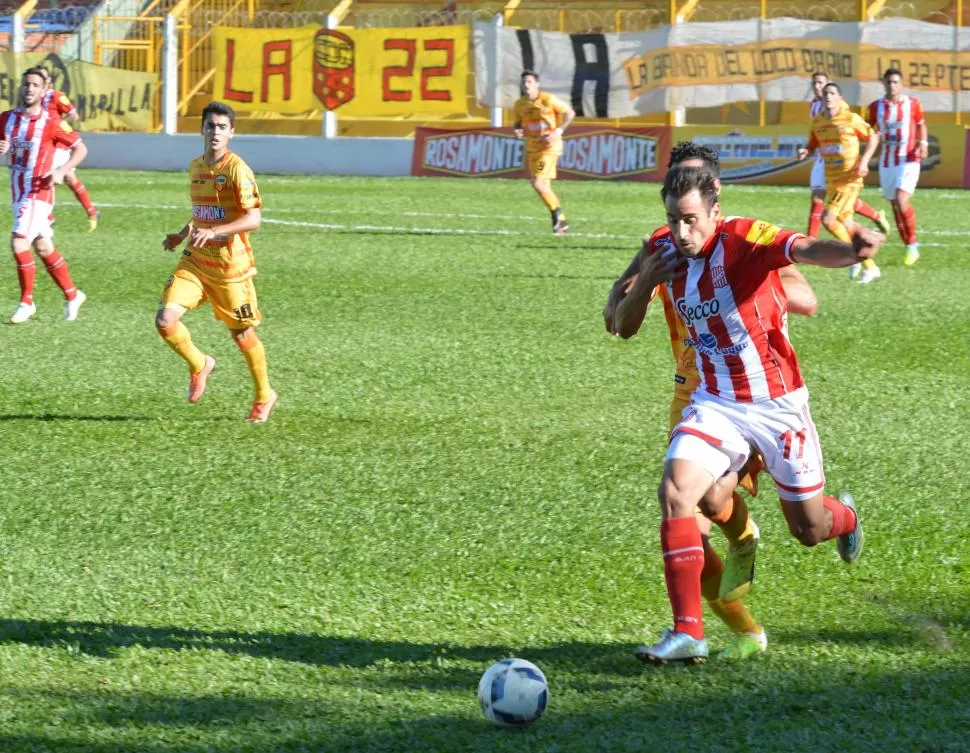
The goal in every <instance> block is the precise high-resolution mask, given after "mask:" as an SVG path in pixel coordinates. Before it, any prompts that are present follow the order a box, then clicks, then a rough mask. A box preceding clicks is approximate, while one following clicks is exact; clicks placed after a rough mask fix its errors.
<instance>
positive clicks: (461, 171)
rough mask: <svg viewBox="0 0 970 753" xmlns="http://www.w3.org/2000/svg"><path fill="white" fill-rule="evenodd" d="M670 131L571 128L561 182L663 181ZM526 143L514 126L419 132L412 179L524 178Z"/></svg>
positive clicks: (560, 167) (561, 162)
mask: <svg viewBox="0 0 970 753" xmlns="http://www.w3.org/2000/svg"><path fill="white" fill-rule="evenodd" d="M669 154H670V129H669V128H667V127H665V126H663V127H652V126H647V127H643V128H612V127H609V126H605V127H597V126H573V127H571V128H570V129H569V130H568V131H566V134H565V135H564V136H563V151H562V155H560V157H559V163H558V174H559V177H560V178H571V179H578V180H584V179H586V180H588V179H601V180H602V179H607V180H637V181H657V180H663V174H664V172H665V170H666V166H667V157H668V155H669ZM524 160H525V142H524V141H523V140H522V139H520V138H518V137H516V136H515V134H514V133H513V132H512V129H511V128H481V129H475V130H456V129H444V128H418V129H417V131H416V133H415V137H414V157H413V162H412V165H411V174H412V175H421V176H436V175H445V176H451V177H459V178H525V177H528V169H527V167H526V164H525V161H524Z"/></svg>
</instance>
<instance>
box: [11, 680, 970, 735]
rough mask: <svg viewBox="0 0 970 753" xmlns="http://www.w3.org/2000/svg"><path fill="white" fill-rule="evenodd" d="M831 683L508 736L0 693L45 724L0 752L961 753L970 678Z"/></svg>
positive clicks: (572, 714)
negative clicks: (41, 716) (964, 691)
mask: <svg viewBox="0 0 970 753" xmlns="http://www.w3.org/2000/svg"><path fill="white" fill-rule="evenodd" d="M832 669H833V671H832V672H831V673H806V672H804V671H799V670H798V669H797V668H795V669H793V668H790V667H788V668H785V669H783V670H778V669H777V668H775V669H770V668H766V667H764V666H763V665H749V667H748V668H747V669H746V671H744V672H743V673H741V674H742V675H743V678H744V682H742V683H739V684H738V685H737V686H730V685H729V686H728V688H727V689H726V688H725V685H724V679H725V678H724V677H723V675H722V676H721V677H720V682H715V681H714V680H716V679H717V678H718V671H717V670H715V668H714V667H709V668H706V669H694V670H686V669H682V668H679V669H670V668H666V669H654V668H650V669H648V670H646V671H645V673H644V674H645V675H648V676H646V677H645V678H643V679H644V680H646V681H645V682H636V681H635V680H634V681H631V682H629V683H628V684H627V687H626V692H624V693H622V694H615V695H612V696H610V697H606V696H603V695H597V694H596V693H588V692H587V693H576V692H572V693H570V692H569V690H570V689H569V688H568V686H567V687H563V686H560V687H559V691H560V694H559V695H557V694H556V692H557V691H556V689H555V687H554V690H553V696H552V703H551V705H550V708H549V711H548V712H547V714H546V716H545V717H544V718H543V719H542V720H540V721H539V722H538V723H537V724H536V725H534V726H532V727H529V728H525V729H513V730H507V729H497V728H494V727H492V726H490V725H489V724H488V723H486V722H485V720H484V719H482V718H481V717H480V716H479V713H478V709H477V708H476V703H475V696H474V692H473V691H472V690H471V689H470V688H463V689H462V693H463V695H462V697H461V698H462V700H461V701H459V703H462V704H464V708H465V710H464V711H463V712H457V713H456V712H455V708H456V707H455V704H454V702H451V703H449V705H448V708H449V709H451V713H447V714H433V715H432V714H423V713H421V712H420V711H417V712H416V711H414V710H413V705H412V702H411V700H410V699H409V697H408V696H407V695H405V694H403V693H402V694H398V695H386V696H384V698H383V699H382V701H381V703H380V704H379V705H376V706H375V705H374V704H373V702H372V701H373V699H370V700H371V703H369V704H368V703H367V701H366V700H363V701H362V699H361V697H360V696H359V695H358V694H356V693H355V692H354V691H355V684H354V682H353V681H349V682H348V683H347V685H346V686H345V687H342V688H341V687H333V686H330V687H328V688H327V689H326V690H324V691H322V692H321V694H320V695H319V696H313V695H309V696H301V697H287V698H254V697H252V696H249V695H233V694H220V695H201V696H198V695H197V696H192V695H186V696H178V695H162V694H150V693H138V692H136V693H127V692H119V691H112V690H105V691H92V692H78V691H47V690H39V691H36V690H30V691H23V692H15V693H14V694H9V693H8V694H7V698H6V700H7V701H8V703H10V704H12V706H11V708H12V709H13V710H16V709H17V707H18V706H20V705H22V704H29V706H30V708H31V710H32V712H33V715H37V714H38V713H46V714H49V715H50V717H51V718H56V719H57V720H58V723H57V724H56V725H45V727H44V730H43V732H41V731H39V730H38V731H37V732H36V733H22V734H13V733H11V732H10V731H9V730H8V731H6V732H0V750H3V751H16V753H33V751H72V752H73V751H77V752H78V753H80V752H81V751H84V752H85V753H122V752H125V753H127V752H128V751H139V752H140V753H175V752H176V751H179V752H185V753H188V752H190V751H208V753H230V751H233V752H242V751H247V752H248V751H254V752H255V751H280V752H281V753H285V752H289V751H294V752H295V751H326V752H327V753H351V752H354V753H357V752H360V753H364V752H366V751H421V752H422V753H425V752H430V753H437V752H439V751H440V752H442V753H444V752H448V753H451V752H452V751H470V752H473V753H477V752H478V751H482V752H483V753H485V752H486V751H487V752H489V753H493V752H494V751H502V752H503V753H504V752H505V751H508V752H510V753H511V752H512V751H515V752H516V753H521V752H522V751H528V752H529V753H533V752H535V753H544V752H546V751H549V752H550V753H551V752H552V751H557V752H558V753H565V752H567V751H568V752H571V753H572V752H575V753H585V752H586V751H609V752H610V753H625V752H626V751H631V752H632V751H636V752H637V753H652V752H653V751H657V752H658V753H659V752H660V751H663V752H664V753H672V752H674V751H698V752H700V751H703V752H704V753H727V752H728V751H732V752H733V751H757V752H758V753H762V752H764V753H775V752H776V751H777V752H779V753H782V752H783V753H818V751H838V750H853V751H860V752H861V751H866V752H868V751H873V752H875V751H880V752H882V751H887V750H892V751H907V752H912V753H965V751H966V741H967V740H970V709H968V708H967V706H966V704H965V703H964V702H963V699H962V698H961V697H960V694H959V693H957V692H954V691H956V690H958V689H960V688H965V687H966V686H967V684H968V683H970V668H967V667H956V668H953V669H947V670H939V669H937V670H935V671H934V670H927V671H906V672H898V671H893V670H892V669H891V668H882V667H880V668H879V670H878V671H876V672H873V673H871V674H867V675H866V676H865V677H859V676H853V675H852V673H851V672H842V671H841V670H840V669H839V668H838V667H837V666H835V667H833V668H832ZM553 679H554V677H553ZM567 682H568V681H567ZM466 697H467V702H466V701H465V698H466ZM362 703H364V704H365V705H361V704H362Z"/></svg>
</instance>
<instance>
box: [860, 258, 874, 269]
mask: <svg viewBox="0 0 970 753" xmlns="http://www.w3.org/2000/svg"><path fill="white" fill-rule="evenodd" d="M862 266H863V268H864V269H875V268H876V262H875V261H874V260H873V259H863V260H862Z"/></svg>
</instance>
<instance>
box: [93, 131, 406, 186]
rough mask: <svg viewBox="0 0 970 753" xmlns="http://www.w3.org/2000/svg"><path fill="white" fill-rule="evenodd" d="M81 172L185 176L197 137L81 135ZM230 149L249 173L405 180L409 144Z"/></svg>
mask: <svg viewBox="0 0 970 753" xmlns="http://www.w3.org/2000/svg"><path fill="white" fill-rule="evenodd" d="M83 137H84V143H85V144H86V145H87V147H88V157H87V159H86V160H85V161H84V166H85V167H104V168H109V169H115V170H185V168H186V167H187V166H188V164H189V162H190V161H191V160H192V159H193V158H195V157H198V156H199V155H200V154H202V148H203V147H202V136H201V135H194V134H193V135H189V134H179V135H177V136H166V135H164V134H152V133H85V134H83ZM232 149H233V151H236V152H238V153H239V156H240V157H242V158H243V159H244V160H246V162H247V163H248V164H249V166H250V167H251V168H252V169H253V171H254V172H255V173H256V174H257V175H258V174H260V173H303V174H307V175H371V176H402V175H410V174H411V154H412V151H413V149H414V140H413V139H403V138H402V139H380V138H373V139H356V138H354V139H351V138H336V139H325V138H322V137H313V136H236V137H235V138H234V139H233V140H232Z"/></svg>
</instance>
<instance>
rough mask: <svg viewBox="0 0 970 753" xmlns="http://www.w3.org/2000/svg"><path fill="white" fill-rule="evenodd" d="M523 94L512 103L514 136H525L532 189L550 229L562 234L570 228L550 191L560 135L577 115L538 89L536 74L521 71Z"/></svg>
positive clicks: (560, 149) (556, 199) (554, 174)
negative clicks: (550, 217)
mask: <svg viewBox="0 0 970 753" xmlns="http://www.w3.org/2000/svg"><path fill="white" fill-rule="evenodd" d="M522 90H523V92H524V94H523V95H522V96H521V97H519V99H518V100H517V101H516V103H515V109H514V118H515V122H514V125H513V126H512V127H513V128H514V129H515V135H516V136H518V137H519V138H523V137H524V138H525V152H526V159H527V160H528V162H529V173H530V174H531V175H532V188H533V189H535V192H536V193H537V194H539V198H540V199H542V203H543V204H545V205H546V208H547V209H548V210H549V213H550V214H551V215H552V232H553V233H555V234H556V235H564V234H565V233H566V231H567V230H569V224H568V223H567V222H566V215H565V214H563V211H562V207H561V206H560V204H559V197H558V196H556V194H555V192H554V191H553V190H552V181H554V180H555V179H556V162H557V161H558V160H559V155H560V154H562V134H563V131H565V130H566V129H567V128H568V127H569V124H570V123H572V122H573V118H575V117H576V113H575V111H573V108H571V107H570V106H569V105H567V104H566V103H565V102H563V101H562V100H560V99H559V98H558V97H556V96H555V95H552V94H549V93H547V92H544V91H541V89H540V87H539V74H538V73H536V72H535V71H523V72H522Z"/></svg>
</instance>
